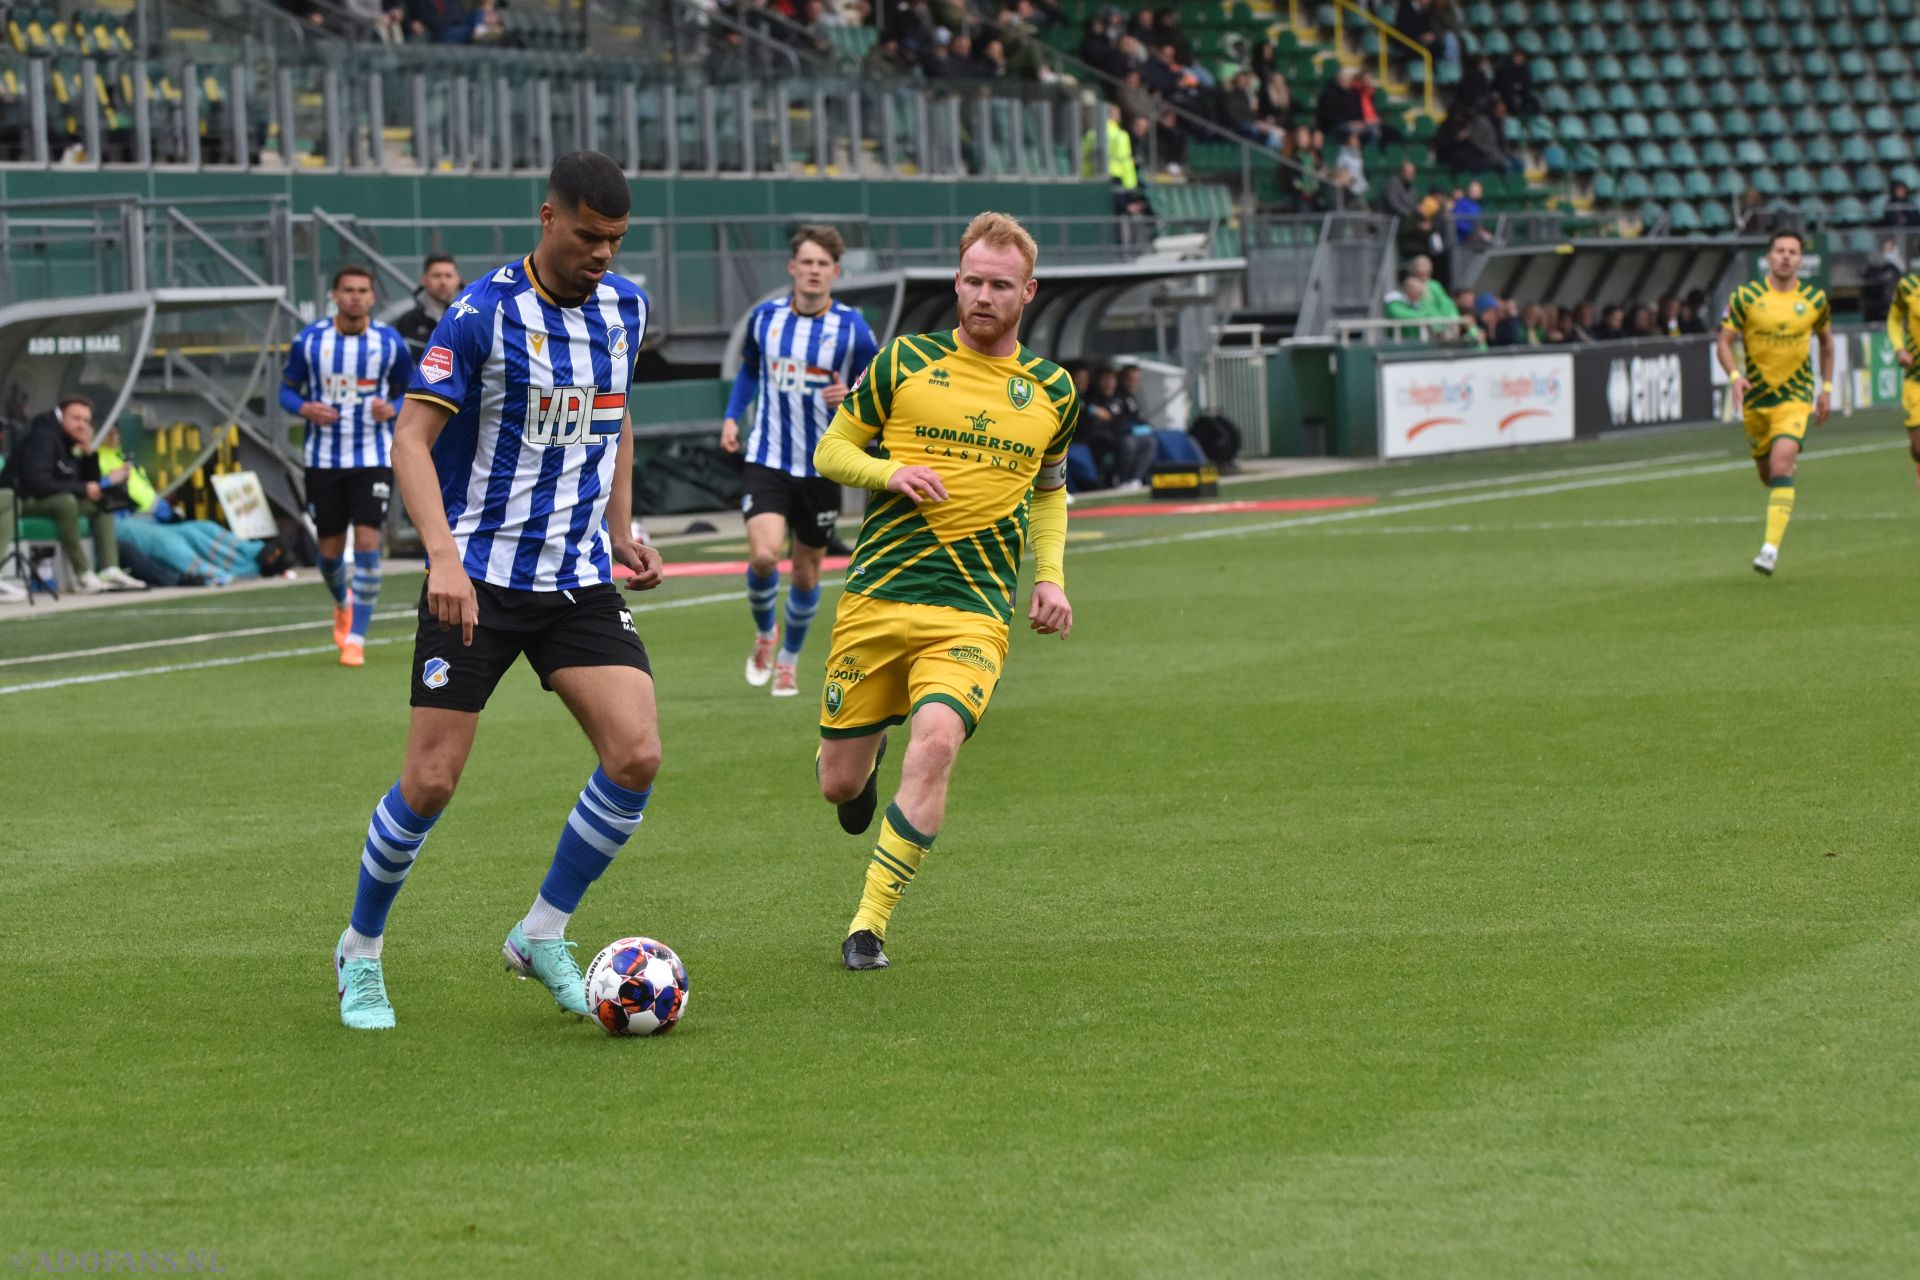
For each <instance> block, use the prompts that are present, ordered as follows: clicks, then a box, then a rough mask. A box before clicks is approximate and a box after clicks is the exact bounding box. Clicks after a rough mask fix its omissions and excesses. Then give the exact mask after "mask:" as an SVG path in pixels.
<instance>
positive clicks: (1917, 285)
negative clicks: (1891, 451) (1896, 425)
mask: <svg viewBox="0 0 1920 1280" xmlns="http://www.w3.org/2000/svg"><path fill="white" fill-rule="evenodd" d="M1887 341H1888V342H1890V343H1892V344H1893V358H1894V359H1895V360H1897V361H1899V362H1900V367H1901V368H1902V369H1904V370H1906V373H1905V374H1904V375H1903V376H1902V377H1901V379H1900V405H1901V407H1902V408H1903V409H1905V410H1906V411H1907V447H1908V449H1909V451H1910V452H1911V453H1912V454H1913V464H1914V478H1915V481H1916V482H1920V267H1916V268H1915V269H1914V270H1912V271H1909V272H1907V274H1905V275H1903V276H1901V277H1900V282H1899V283H1898V284H1896V285H1894V287H1893V306H1892V307H1891V308H1889V309H1888V311H1887Z"/></svg>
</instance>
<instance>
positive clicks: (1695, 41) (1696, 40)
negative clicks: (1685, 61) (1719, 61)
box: [1682, 26, 1713, 56]
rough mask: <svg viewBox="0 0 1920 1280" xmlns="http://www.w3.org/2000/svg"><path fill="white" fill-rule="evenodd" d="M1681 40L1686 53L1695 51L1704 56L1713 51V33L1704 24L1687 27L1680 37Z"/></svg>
mask: <svg viewBox="0 0 1920 1280" xmlns="http://www.w3.org/2000/svg"><path fill="white" fill-rule="evenodd" d="M1682 41H1683V42H1684V44H1685V46H1686V50H1687V52H1688V53H1696V54H1701V55H1703V56H1704V55H1706V54H1708V53H1711V52H1713V34H1712V33H1711V32H1709V31H1708V30H1707V28H1705V27H1704V26H1691V27H1688V28H1687V32H1686V35H1685V36H1683V37H1682Z"/></svg>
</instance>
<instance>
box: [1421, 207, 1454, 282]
mask: <svg viewBox="0 0 1920 1280" xmlns="http://www.w3.org/2000/svg"><path fill="white" fill-rule="evenodd" d="M1420 213H1421V216H1422V217H1425V218H1427V219H1429V220H1430V221H1431V222H1432V224H1433V234H1432V236H1430V237H1429V240H1428V246H1427V250H1426V251H1427V252H1428V253H1430V254H1432V255H1433V274H1434V278H1435V279H1437V280H1441V281H1444V282H1445V283H1446V284H1447V285H1448V286H1449V287H1451V286H1452V283H1453V264H1454V262H1455V261H1456V258H1455V254H1456V252H1457V251H1458V250H1459V248H1460V221H1459V218H1458V216H1457V214H1456V211H1455V209H1454V200H1453V193H1452V192H1451V191H1449V190H1447V189H1446V188H1445V187H1435V188H1434V189H1433V190H1432V192H1430V193H1429V194H1428V196H1427V198H1426V199H1425V200H1422V201H1421V202H1420Z"/></svg>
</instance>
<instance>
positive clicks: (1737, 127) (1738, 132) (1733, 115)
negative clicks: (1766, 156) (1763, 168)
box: [1720, 107, 1764, 163]
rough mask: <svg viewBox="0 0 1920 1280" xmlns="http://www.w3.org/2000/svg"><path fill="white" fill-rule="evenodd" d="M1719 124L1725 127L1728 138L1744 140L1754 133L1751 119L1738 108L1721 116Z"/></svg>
mask: <svg viewBox="0 0 1920 1280" xmlns="http://www.w3.org/2000/svg"><path fill="white" fill-rule="evenodd" d="M1720 122H1721V123H1722V124H1724V125H1725V126H1726V130H1727V134H1728V136H1729V137H1734V138H1745V137H1748V136H1750V135H1751V134H1752V133H1753V132H1754V128H1753V117H1752V116H1749V115H1748V114H1747V113H1746V112H1745V111H1743V110H1741V109H1740V108H1738V107H1735V108H1734V109H1733V110H1731V111H1729V112H1727V113H1726V114H1725V115H1724V116H1722V117H1721V118H1720ZM1762 163H1764V161H1763V162H1762Z"/></svg>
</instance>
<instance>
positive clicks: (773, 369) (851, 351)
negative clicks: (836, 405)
mask: <svg viewBox="0 0 1920 1280" xmlns="http://www.w3.org/2000/svg"><path fill="white" fill-rule="evenodd" d="M878 350H879V347H878V344H876V343H875V342H874V340H873V330H872V329H869V328H868V327H867V322H866V320H865V318H863V317H862V316H861V314H860V313H859V312H858V311H855V310H854V309H853V308H852V307H849V306H848V305H846V304H845V303H844V302H836V303H833V304H832V305H830V306H829V307H828V308H827V309H826V310H825V311H823V312H821V313H819V314H818V315H811V316H810V315H803V314H801V313H800V312H798V311H795V310H794V309H793V299H792V297H790V296H789V297H785V298H775V299H773V300H772V301H771V302H763V303H761V304H760V305H759V306H757V307H755V308H754V309H753V313H752V314H751V315H749V316H748V317H747V338H746V342H745V343H744V344H743V345H742V346H741V348H740V372H739V374H738V376H736V377H735V378H734V380H733V397H732V399H730V400H729V401H728V402H727V416H728V417H729V418H732V419H733V420H734V421H735V422H739V421H740V420H741V419H740V415H741V414H743V413H745V412H746V409H747V402H748V401H749V400H755V399H756V398H757V401H758V403H757V406H756V408H755V409H754V411H753V426H752V429H751V430H750V431H749V432H748V435H747V444H746V459H747V461H748V462H754V463H758V464H759V465H761V466H763V467H772V468H773V469H774V470H776V471H784V472H786V473H787V474H788V475H792V476H802V477H806V476H817V475H819V474H820V473H819V472H817V471H815V470H814V469H813V449H814V446H815V445H817V444H819V443H820V437H821V435H822V434H823V433H825V431H826V429H827V424H828V423H829V422H831V421H833V413H832V411H831V410H829V409H828V408H827V406H826V403H825V402H824V401H823V400H821V399H820V392H821V391H822V390H824V389H825V388H826V387H828V386H830V385H831V384H832V382H833V379H834V375H835V374H838V375H839V376H840V381H841V382H843V383H845V384H846V385H847V386H849V387H851V386H852V385H853V384H854V383H855V382H856V381H858V380H859V377H860V375H861V374H862V373H865V372H866V369H867V366H868V365H869V364H871V363H873V357H874V355H875V353H876V352H877V351H878ZM756 392H757V393H758V395H757V397H756Z"/></svg>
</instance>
